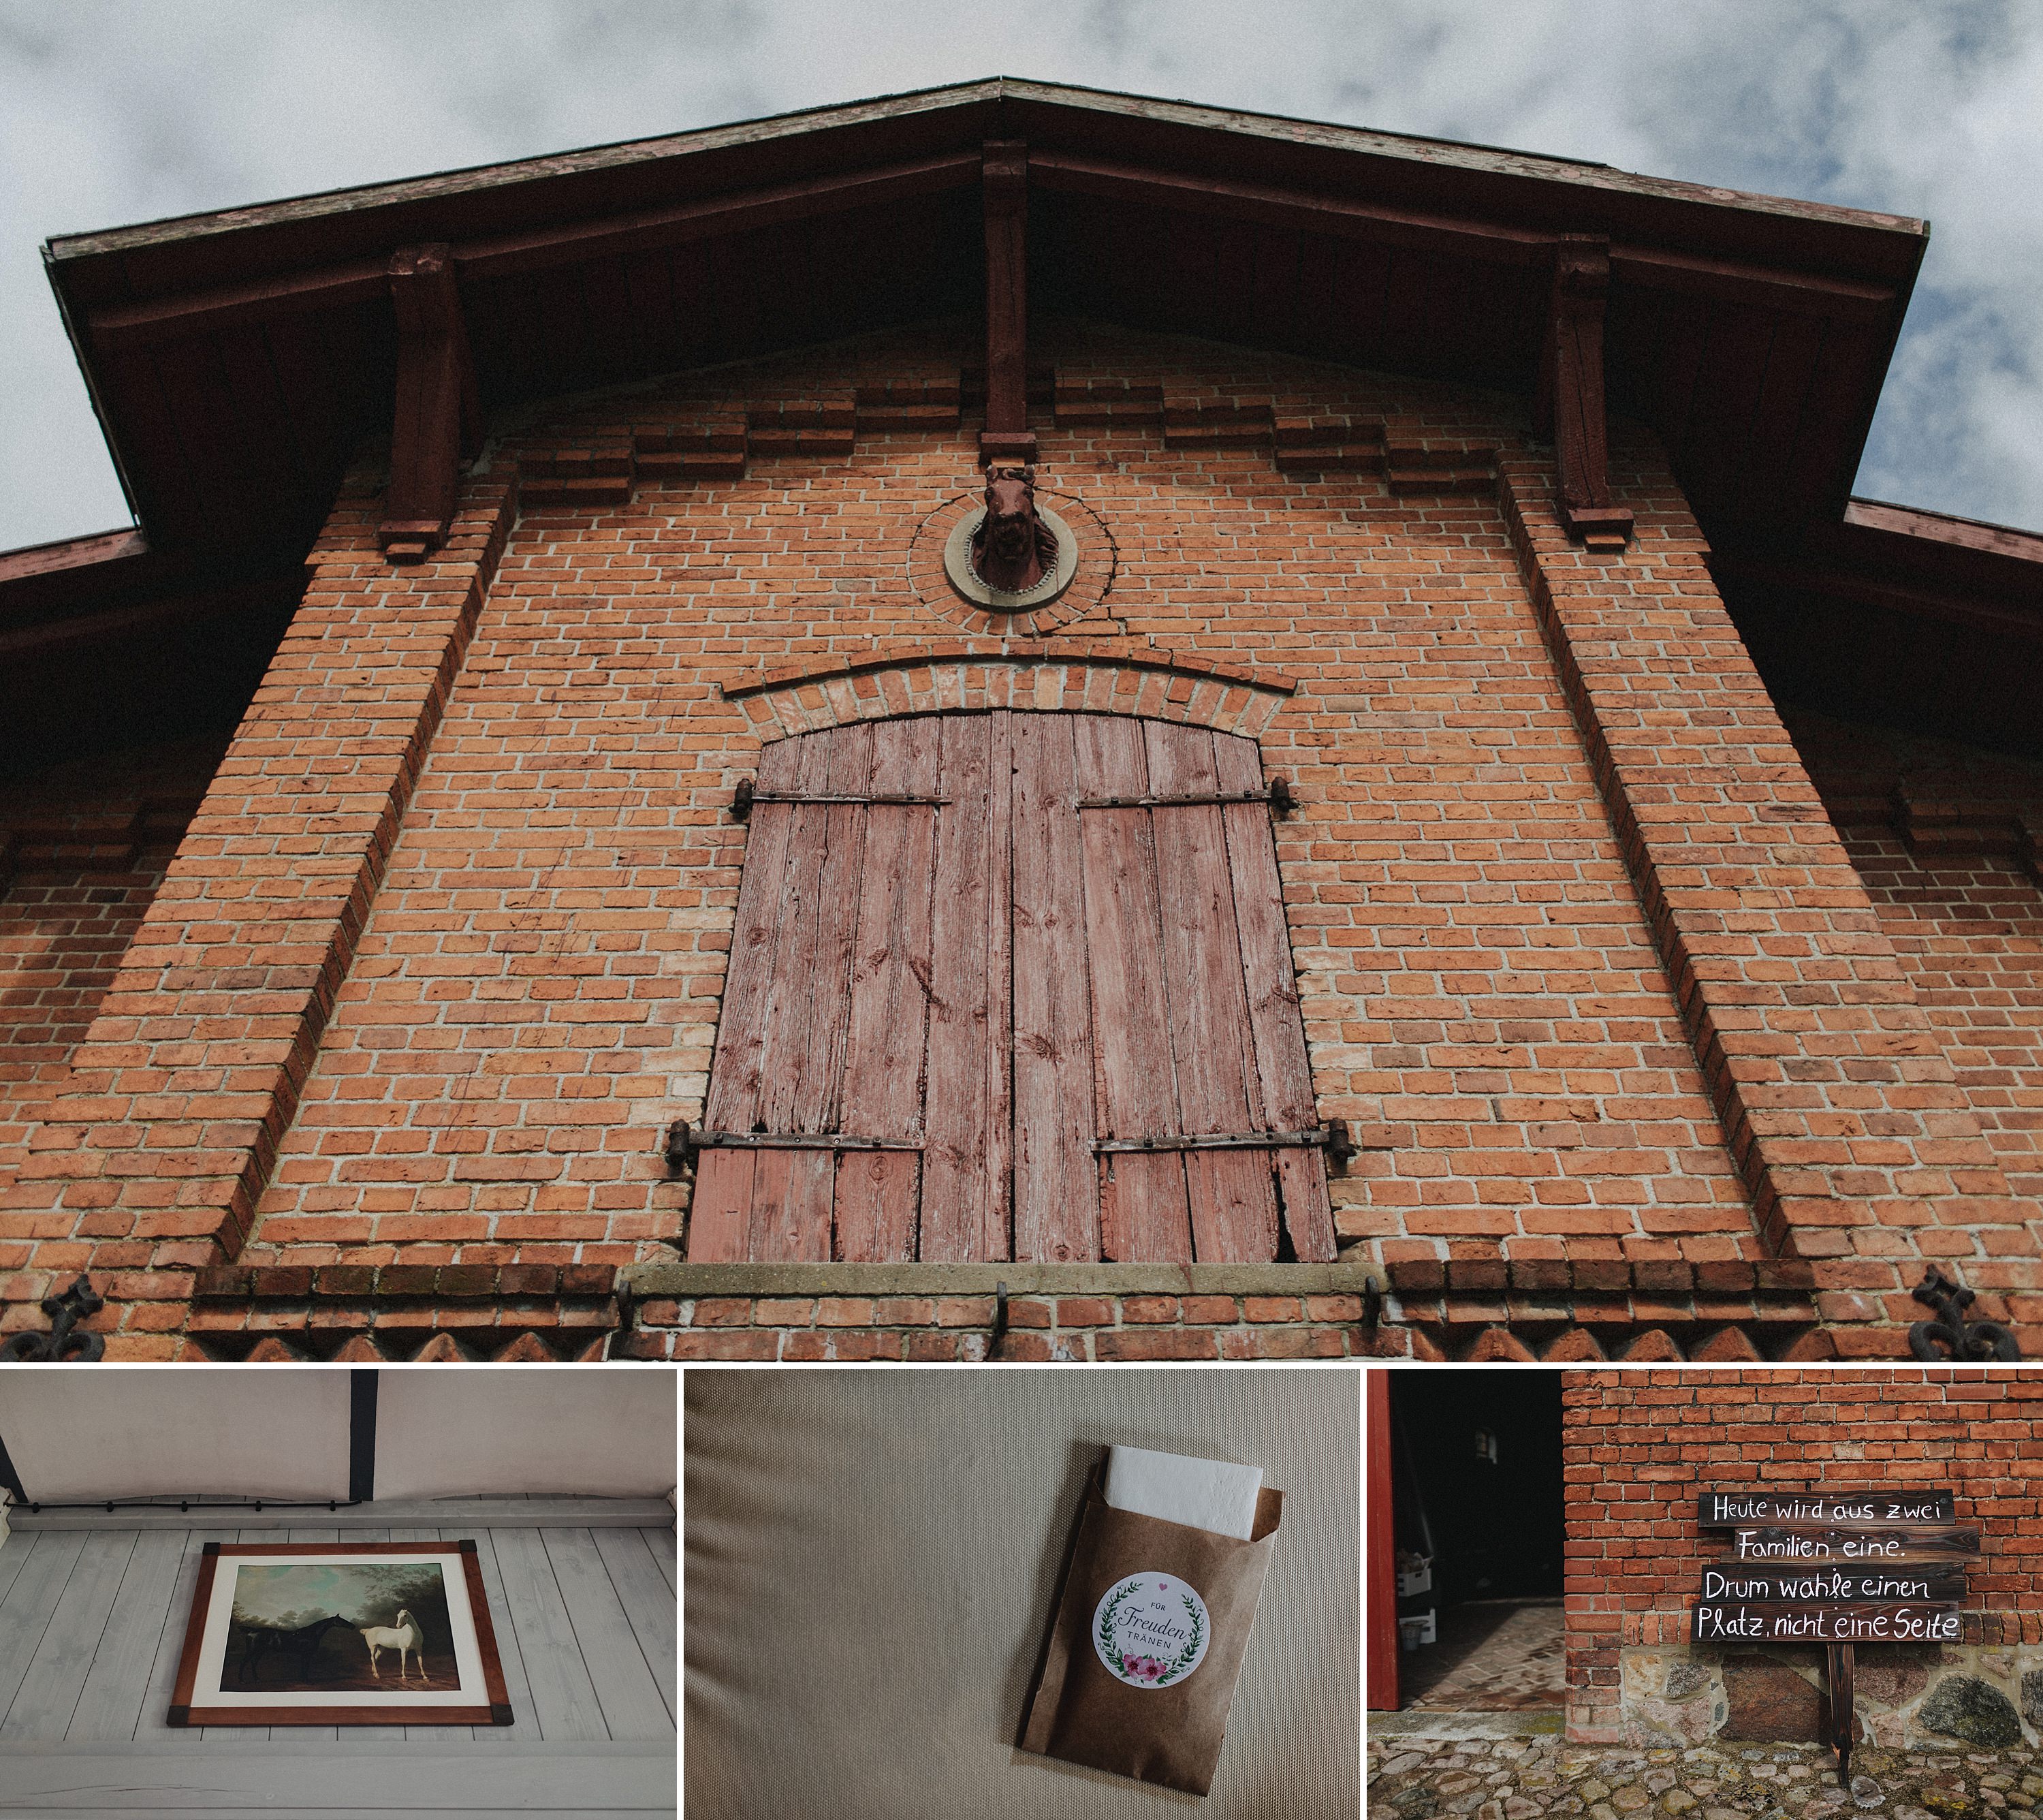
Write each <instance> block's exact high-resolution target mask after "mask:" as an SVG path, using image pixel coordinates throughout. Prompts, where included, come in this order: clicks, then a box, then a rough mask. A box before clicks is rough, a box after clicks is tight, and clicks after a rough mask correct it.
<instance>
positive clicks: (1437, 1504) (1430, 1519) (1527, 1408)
mask: <svg viewBox="0 0 2043 1820" xmlns="http://www.w3.org/2000/svg"><path fill="white" fill-rule="evenodd" d="M1561 1384H1562V1374H1561V1373H1558V1372H1548V1371H1539V1372H1535V1371H1524V1372H1520V1371H1509V1370H1497V1369H1494V1368H1489V1369H1472V1370H1466V1371H1458V1370H1452V1369H1449V1370H1438V1371H1433V1370H1429V1371H1401V1372H1397V1373H1393V1374H1391V1384H1390V1396H1389V1403H1390V1427H1391V1434H1390V1441H1391V1455H1392V1457H1391V1484H1392V1495H1393V1515H1394V1530H1395V1536H1396V1545H1397V1569H1398V1585H1399V1597H1398V1599H1397V1618H1398V1626H1399V1632H1400V1638H1399V1641H1400V1645H1401V1647H1400V1649H1399V1653H1398V1668H1399V1676H1398V1679H1399V1684H1400V1695H1401V1698H1400V1701H1399V1703H1400V1705H1401V1707H1404V1708H1405V1709H1406V1710H1408V1711H1409V1710H1411V1709H1413V1708H1419V1709H1423V1710H1430V1711H1461V1712H1485V1711H1521V1712H1522V1711H1543V1710H1547V1709H1550V1708H1551V1709H1558V1707H1560V1706H1561V1705H1562V1701H1563V1699H1564V1697H1565V1692H1566V1683H1565V1675H1566V1657H1565V1653H1564V1649H1563V1646H1562V1592H1563V1574H1564V1571H1565V1565H1564V1559H1563V1557H1564V1552H1565V1544H1566V1527H1565V1522H1564V1519H1563V1511H1562V1465H1561Z"/></svg>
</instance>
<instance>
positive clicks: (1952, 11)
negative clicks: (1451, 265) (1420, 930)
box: [0, 0, 2043, 549]
mask: <svg viewBox="0 0 2043 1820" xmlns="http://www.w3.org/2000/svg"><path fill="white" fill-rule="evenodd" d="M983 75H1024V76H1033V77H1038V78H1041V79H1045V80H1048V81H1055V82H1068V83H1084V84H1087V85H1090V86H1094V87H1099V88H1110V89H1118V90H1126V91H1129V92H1133V93H1136V94H1153V95H1163V96H1170V97H1174V98H1185V99H1188V100H1193V101H1198V102H1211V103H1213V104H1216V105H1218V106H1228V107H1237V108H1248V109H1259V110H1261V111H1263V112H1267V113H1285V114H1294V115H1299V116H1303V117H1308V118H1313V119H1318V120H1327V121H1343V122H1346V123H1348V124H1351V125H1359V126H1370V127H1376V128H1379V129H1385V130H1387V131H1391V132H1416V133H1426V134H1432V135H1436V136H1443V137H1447V138H1455V139H1469V140H1481V141H1483V142H1485V143H1487V144H1501V145H1511V146H1517V147H1522V148H1526V149H1527V150H1531V151H1536V152H1552V153H1557V154H1562V155H1565V156H1570V157H1576V158H1589V159H1600V160H1602V161H1603V162H1604V163H1610V164H1615V165H1618V166H1619V167H1623V168H1625V169H1627V170H1631V171H1648V172H1651V173H1653V174H1654V175H1661V176H1669V177H1680V178H1685V179H1689V180H1691V181H1693V182H1703V183H1710V184H1716V185H1722V186H1729V187H1734V188H1740V189H1750V190H1767V191H1771V192H1773V193H1775V194H1787V195H1792V196H1799V197H1807V198H1821V199H1823V200H1825V201H1827V202H1838V203H1843V204H1846V205H1851V206H1856V207H1862V208H1870V209H1884V210H1887V211H1888V212H1891V213H1897V214H1907V215H1919V216H1926V217H1929V218H1930V221H1932V222H1933V223H1934V228H1935V232H1934V236H1933V237H1932V239H1931V241H1930V253H1929V258H1928V261H1927V263H1926V266H1925V267H1924V269H1923V273H1922V278H1921V280H1920V282H1918V287H1917V290H1916V293H1915V301H1914V304H1913V306H1912V308H1911V312H1910V315H1909V320H1908V324H1907V328H1906V330H1905V331H1904V332H1903V339H1902V342H1901V347H1900V350H1899V355H1898V356H1897V358H1896V360H1895V367H1894V370H1893V371H1892V374H1891V375H1890V377H1889V378H1888V386H1887V391H1886V394H1885V397H1884V402H1883V404H1882V407H1881V410H1880V417H1879V419H1878V420H1877V422H1876V424H1875V425H1874V429H1873V435H1872V443H1871V446H1870V447H1869V450H1868V452H1867V455H1866V459H1865V466H1864V467H1862V468H1861V470H1860V474H1859V477H1858V485H1857V490H1858V491H1859V492H1860V493H1863V494H1866V495H1869V496H1871V497H1874V498H1881V499H1892V500H1899V501H1903V502H1904V503H1906V504H1908V505H1920V506H1926V507H1930V508H1934V509H1937V510H1939V511H1945V512H1953V513H1960V514H1962V515H1964V516H1968V517H1974V518H1984V519H1987V520H1993V521H1995V522H1998V523H2003V524H2019V525H2022V526H2026V527H2028V528H2033V529H2043V4H2037V3H2035V0H2006V3H1998V0H1948V3H1939V0H1834V3H1826V0H1685V3H1684V4H1682V5H1680V6H1672V5H1668V4H1664V3H1662V0H1600V3H1599V0H1508V3H1507V0H1345V3H1342V0H1253V3H1251V0H1010V4H1007V5H1005V6H1002V5H999V4H997V3H992V0H945V3H941V4H930V3H926V0H865V3H863V4H861V3H860V0H832V3H830V4H815V3H811V0H749V3H746V0H580V3H577V0H0V373H4V374H5V378H4V382H0V383H4V390H0V400H4V403H5V407H6V408H5V411H4V415H0V549H9V548H16V547H20V546H21V545H23V544H27V543H40V542H44V541H46V540H48V539H54V538H59V537H66V536H75V535H78V534H79V533H82V532H92V531H99V530H103V529H106V528H109V527H111V526H114V525H117V524H125V523H126V522H127V512H126V509H125V505H123V503H122V501H121V493H120V490H119V488H118V487H117V485H116V483H115V481H114V478H113V470H112V468H111V467H110V465H109V463H108V461H107V459H106V455H105V448H104V446H103V444H102V442H101V440H100V436H99V433H98V428H97V427H96V426H95V424H94V421H93V418H92V413H91V411H90V408H89V407H88V405H87V404H86V396H85V392H84V389H83V386H82V384H81V383H80V382H79V378H78V374H77V369H76V367H75V363H74V362H73V360H72V358H71V351H70V348H69V347H68V345H67V343H66V341H65V339H64V336H63V331H62V328H61V327H60V325H59V321H58V319H57V313H56V307H55V305H54V304H53V302H52V299H51V295H50V291H49V287H48V283H47V282H46V281H45V280H44V277H43V274H42V270H41V263H40V256H39V254H38V251H37V249H38V248H39V246H40V243H41V242H42V241H43V240H46V239H47V238H48V237H49V236H51V235H52V234H59V233H67V232H79V231H83V230H87V229H92V228H107V227H113V226H116V225H125V224H127V223H129V222H134V221H147V220H151V219H155V218H159V217H163V216H169V215H178V214H185V213H190V212H192V211H194V210H197V209H217V208H224V207H228V206H232V205H239V204H243V203H247V202H258V201H266V200H269V199H270V198H276V197H280V196H287V195H293V194H302V193H304V192H305V191H308V190H329V189H335V188H342V187H345V186H349V185H352V184H358V183H372V182H381V181H384V180H385V179H393V178H401V177H408V176H414V175H420V174H421V173H424V172H426V171H437V170H445V169H448V168H450V167H458V166H462V165H468V164H481V163H493V162H495V161H496V160H499V159H512V158H523V157H528V156H534V155H535V154H539V153H544V152H558V151H562V150H565V149H568V148H573V147H577V146H583V145H590V144H602V143H604V142H605V141H608V140H620V139H633V138H640V137H645V136H650V135H654V134H657V133H665V132H677V131H680V130H682V129H687V128H690V127H698V126H709V125H716V124H718V123H719V122H722V121H731V120H740V119H744V118H747V117H751V116H754V115H758V114H765V113H778V112H780V111H781V110H783V109H789V108H798V107H811V106H818V105H822V104H826V103H830V102H845V101H852V100H856V99H857V98H861V97H864V96H868V95H873V94H885V93H889V92H892V91H895V90H903V89H911V88H922V87H927V86H933V85H936V84H939V83H949V82H957V81H963V80H966V79H971V78H973V77H977V76H983Z"/></svg>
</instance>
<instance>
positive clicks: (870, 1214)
mask: <svg viewBox="0 0 2043 1820" xmlns="http://www.w3.org/2000/svg"><path fill="white" fill-rule="evenodd" d="M937 725H938V723H937V721H936V720H933V719H932V718H930V717H929V716H918V717H915V718H911V719H908V720H889V721H884V722H882V723H880V724H879V725H877V726H876V727H875V728H873V729H872V735H873V737H872V783H871V788H872V789H873V790H874V791H875V792H876V793H883V794H887V795H895V796H933V795H935V794H936V793H937ZM867 816H868V820H867V825H866V831H865V854H864V864H863V866H861V871H860V875H859V902H858V933H857V953H856V958H855V964H854V966H853V970H852V976H851V1025H850V1031H849V1037H848V1039H847V1041H846V1047H845V1068H844V1088H843V1105H844V1119H843V1127H842V1128H843V1129H844V1130H845V1131H850V1132H854V1133H858V1134H861V1135H864V1136H868V1137H876V1138H916V1137H920V1136H921V1135H922V1132H923V1121H922V1067H923V1061H924V1055H925V1051H926V1044H927V1039H928V1031H929V1020H930V908H931V906H930V900H931V895H932V891H933V881H934V873H935V853H936V835H937V810H936V809H935V808H932V807H930V806H928V805H926V804H919V803H914V804H909V803H902V804H874V805H873V807H872V808H871V809H869V810H868V812H867ZM921 1185H922V1158H920V1157H919V1156H918V1155H917V1154H914V1152H912V1151H907V1150H855V1151H849V1152H846V1153H845V1154H844V1155H843V1156H841V1157H840V1158H838V1164H837V1196H836V1208H835V1212H834V1216H833V1219H832V1227H833V1245H834V1252H835V1255H836V1256H837V1257H838V1259H839V1260H841V1261H847V1262H857V1263H884V1264H895V1263H905V1262H908V1261H912V1260H913V1259H914V1256H915V1228H916V1214H917V1208H918V1204H919V1201H920V1199H921Z"/></svg>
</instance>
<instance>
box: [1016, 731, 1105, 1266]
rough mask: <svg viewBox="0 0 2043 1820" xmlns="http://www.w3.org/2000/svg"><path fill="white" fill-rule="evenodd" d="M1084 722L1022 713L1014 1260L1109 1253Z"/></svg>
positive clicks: (1088, 1258) (1093, 1258)
mask: <svg viewBox="0 0 2043 1820" xmlns="http://www.w3.org/2000/svg"><path fill="white" fill-rule="evenodd" d="M1072 720H1073V717H1072V716H1070V715H1067V714H1018V715H1017V716H1015V717H1014V824H1013V828H1014V866H1013V869H1012V870H1013V877H1014V1255H1015V1257H1018V1258H1021V1259H1025V1260H1027V1261H1030V1262H1044V1263H1056V1264H1064V1263H1080V1264H1090V1263H1096V1262H1098V1260H1099V1257H1100V1255H1101V1254H1100V1234H1099V1165H1098V1161H1097V1160H1096V1159H1095V1158H1094V1155H1093V1151H1092V1140H1093V1135H1094V1131H1093V1111H1094V1108H1093V1053H1092V999H1091V993H1090V988H1089V985H1088V983H1087V967H1086V925H1085V854H1084V849H1083V845H1082V843H1081V840H1080V835H1079V812H1078V808H1077V806H1076V802H1075V798H1076V797H1077V794H1078V776H1077V763H1078V761H1077V755H1076V754H1075V751H1074V750H1073V744H1072V742H1073V727H1072Z"/></svg>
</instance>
